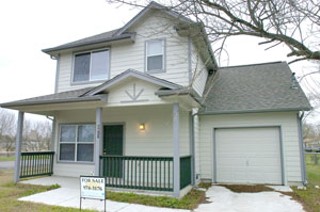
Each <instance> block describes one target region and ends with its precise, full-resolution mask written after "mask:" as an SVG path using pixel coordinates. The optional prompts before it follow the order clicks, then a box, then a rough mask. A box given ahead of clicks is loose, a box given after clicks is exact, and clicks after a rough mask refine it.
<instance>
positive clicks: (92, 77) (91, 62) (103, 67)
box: [73, 50, 109, 82]
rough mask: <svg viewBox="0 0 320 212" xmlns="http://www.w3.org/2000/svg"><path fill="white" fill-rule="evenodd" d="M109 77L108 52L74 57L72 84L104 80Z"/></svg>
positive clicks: (86, 53)
mask: <svg viewBox="0 0 320 212" xmlns="http://www.w3.org/2000/svg"><path fill="white" fill-rule="evenodd" d="M108 75H109V50H101V51H92V52H85V53H80V54H76V55H75V59H74V72H73V82H91V81H98V80H106V79H108Z"/></svg>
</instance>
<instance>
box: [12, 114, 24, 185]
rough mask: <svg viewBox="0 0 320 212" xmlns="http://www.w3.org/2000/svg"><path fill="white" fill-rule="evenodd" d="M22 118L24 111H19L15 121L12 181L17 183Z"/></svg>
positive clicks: (18, 177)
mask: <svg viewBox="0 0 320 212" xmlns="http://www.w3.org/2000/svg"><path fill="white" fill-rule="evenodd" d="M23 120H24V112H21V111H19V113H18V123H17V137H16V153H15V155H16V160H15V164H14V179H13V182H14V183H17V182H19V180H20V156H21V143H22V133H23Z"/></svg>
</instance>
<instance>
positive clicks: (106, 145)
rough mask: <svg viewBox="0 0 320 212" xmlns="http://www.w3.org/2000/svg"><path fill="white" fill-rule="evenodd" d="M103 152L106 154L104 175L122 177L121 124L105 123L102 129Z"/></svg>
mask: <svg viewBox="0 0 320 212" xmlns="http://www.w3.org/2000/svg"><path fill="white" fill-rule="evenodd" d="M103 134H104V136H103V138H104V142H103V154H104V155H106V156H108V157H107V158H108V159H107V160H106V161H105V164H104V169H103V170H104V173H103V174H104V176H106V177H122V171H123V170H122V169H123V165H122V164H123V162H122V158H121V157H118V156H122V155H123V125H106V126H104V129H103Z"/></svg>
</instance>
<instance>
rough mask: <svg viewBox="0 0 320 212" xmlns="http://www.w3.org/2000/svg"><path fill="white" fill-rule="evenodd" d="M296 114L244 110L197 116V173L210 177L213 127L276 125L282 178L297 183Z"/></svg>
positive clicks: (203, 177) (298, 170)
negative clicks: (282, 163)
mask: <svg viewBox="0 0 320 212" xmlns="http://www.w3.org/2000/svg"><path fill="white" fill-rule="evenodd" d="M296 115H297V114H296V113H295V112H274V113H247V114H229V115H202V116H200V127H201V128H200V152H199V153H200V174H201V178H202V179H213V128H221V127H254V126H261V127H263V126H280V127H281V132H282V141H283V158H284V173H285V180H286V181H287V182H288V183H289V184H296V183H301V181H302V176H301V163H300V159H301V158H300V149H299V137H298V124H297V116H296Z"/></svg>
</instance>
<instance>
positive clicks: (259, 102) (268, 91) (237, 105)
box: [200, 62, 311, 114]
mask: <svg viewBox="0 0 320 212" xmlns="http://www.w3.org/2000/svg"><path fill="white" fill-rule="evenodd" d="M203 100H204V102H203V105H205V107H203V108H202V109H201V110H200V113H201V114H224V113H246V112H272V111H307V110H310V109H311V106H310V104H309V102H308V99H307V97H306V96H305V94H304V92H303V91H302V89H301V87H300V85H299V83H298V82H297V80H296V78H295V76H294V73H292V72H291V70H290V68H289V66H288V64H287V63H286V62H273V63H265V64H254V65H244V66H234V67H224V68H220V69H219V70H218V71H217V73H216V74H215V75H213V76H211V77H209V78H208V81H207V85H206V90H205V92H204V98H203Z"/></svg>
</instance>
